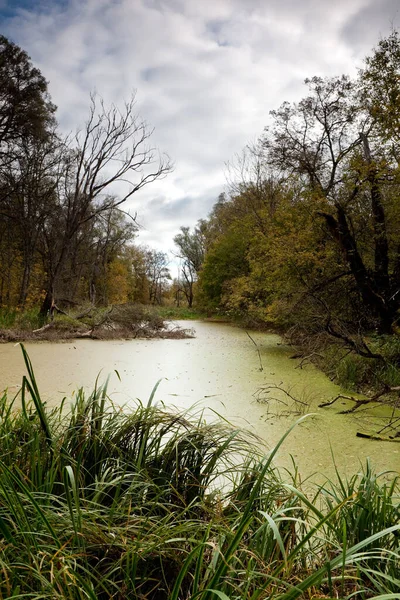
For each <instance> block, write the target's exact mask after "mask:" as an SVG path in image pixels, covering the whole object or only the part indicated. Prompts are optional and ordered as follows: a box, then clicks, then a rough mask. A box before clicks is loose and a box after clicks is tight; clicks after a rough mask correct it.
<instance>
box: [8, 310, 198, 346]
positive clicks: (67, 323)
mask: <svg viewBox="0 0 400 600" xmlns="http://www.w3.org/2000/svg"><path fill="white" fill-rule="evenodd" d="M0 324H1V325H2V326H1V327H0V343H1V342H3V343H5V342H24V341H35V340H36V341H50V342H55V341H66V340H73V339H84V338H87V339H94V340H113V339H136V338H146V339H152V338H157V339H182V338H187V337H190V336H191V335H192V333H191V331H190V328H182V327H177V326H176V325H173V324H172V325H171V323H170V322H169V321H167V320H166V319H165V318H163V317H162V316H161V314H160V312H159V311H157V310H156V309H155V308H154V307H151V306H143V305H139V304H122V305H115V306H111V307H107V308H95V307H93V306H89V307H86V308H82V309H80V310H77V311H71V313H70V314H67V313H65V312H63V311H60V310H59V311H58V312H55V313H54V315H53V316H52V318H51V320H49V319H46V320H45V321H43V319H42V318H40V316H39V315H38V313H37V312H34V311H31V312H25V313H23V314H18V312H13V313H9V314H8V315H4V314H3V316H2V319H1V318H0Z"/></svg>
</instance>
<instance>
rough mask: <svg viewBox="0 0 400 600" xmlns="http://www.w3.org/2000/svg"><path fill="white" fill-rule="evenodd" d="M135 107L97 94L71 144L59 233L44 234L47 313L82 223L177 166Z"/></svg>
mask: <svg viewBox="0 0 400 600" xmlns="http://www.w3.org/2000/svg"><path fill="white" fill-rule="evenodd" d="M134 109H135V97H134V96H133V97H132V98H131V100H130V101H129V102H127V103H125V105H124V107H123V108H122V109H119V108H117V107H116V106H114V105H112V106H111V107H109V108H108V107H106V106H105V104H104V102H103V100H101V99H98V98H97V97H96V96H95V95H92V96H91V105H90V111H89V118H88V120H87V122H86V125H85V127H84V128H83V129H82V130H81V131H78V133H77V134H76V136H75V138H74V140H73V142H74V144H73V147H72V148H71V146H72V144H69V147H68V148H67V147H66V164H65V177H64V181H63V185H62V186H60V187H59V190H58V192H59V209H58V214H57V216H56V219H55V226H56V228H57V231H54V227H53V228H50V229H48V230H47V231H46V232H45V233H46V245H47V265H46V267H47V273H48V282H47V289H46V297H45V299H44V302H43V305H42V308H41V313H42V314H43V315H46V314H47V313H48V312H49V311H50V309H51V307H52V305H53V304H54V302H55V294H56V292H57V281H58V278H59V277H60V273H61V271H62V269H63V267H64V265H65V262H66V259H67V257H68V253H69V252H70V248H71V243H72V240H73V239H74V236H75V235H76V233H77V231H79V229H80V228H81V227H82V226H83V224H84V223H86V222H88V221H90V220H91V219H93V218H95V217H96V216H97V215H99V214H100V213H102V212H104V211H109V210H110V209H113V208H115V207H117V206H120V205H121V204H123V203H124V202H126V201H127V200H128V199H129V198H131V196H132V195H133V194H135V193H136V192H138V191H139V190H140V189H141V188H143V187H144V186H146V185H148V184H149V183H153V182H154V181H156V180H157V179H160V178H162V177H164V176H165V175H167V173H169V172H170V171H171V169H172V166H171V163H170V160H169V158H168V157H167V156H162V155H160V154H159V153H158V152H157V151H156V149H155V148H154V147H152V146H151V145H149V140H150V138H151V135H152V133H153V130H152V129H149V128H148V126H147V124H146V123H145V122H144V121H142V120H141V119H140V118H139V117H138V116H137V115H136V114H135V112H134ZM116 186H117V187H118V192H119V195H118V196H117V195H115V188H116ZM110 191H113V192H114V193H113V194H112V195H111V194H110Z"/></svg>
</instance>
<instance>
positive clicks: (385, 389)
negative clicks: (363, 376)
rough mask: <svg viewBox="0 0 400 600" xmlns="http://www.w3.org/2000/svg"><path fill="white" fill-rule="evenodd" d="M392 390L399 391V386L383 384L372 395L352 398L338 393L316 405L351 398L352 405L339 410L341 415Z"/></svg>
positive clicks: (324, 404)
mask: <svg viewBox="0 0 400 600" xmlns="http://www.w3.org/2000/svg"><path fill="white" fill-rule="evenodd" d="M393 392H400V386H399V385H396V386H393V387H391V386H390V385H385V386H384V387H383V388H382V389H381V390H380V391H379V392H377V393H376V394H374V395H373V396H370V397H369V398H354V396H345V395H343V394H339V395H338V396H336V397H335V398H333V400H330V401H329V402H323V403H322V404H319V405H318V406H319V408H324V407H325V406H332V404H334V403H335V402H336V401H337V400H351V401H352V402H354V406H352V407H351V408H349V409H348V410H342V411H341V412H340V414H342V415H347V414H349V413H352V412H354V411H355V410H357V408H359V407H360V406H364V404H369V403H370V402H377V401H378V400H379V398H381V397H382V396H385V395H386V394H390V393H393Z"/></svg>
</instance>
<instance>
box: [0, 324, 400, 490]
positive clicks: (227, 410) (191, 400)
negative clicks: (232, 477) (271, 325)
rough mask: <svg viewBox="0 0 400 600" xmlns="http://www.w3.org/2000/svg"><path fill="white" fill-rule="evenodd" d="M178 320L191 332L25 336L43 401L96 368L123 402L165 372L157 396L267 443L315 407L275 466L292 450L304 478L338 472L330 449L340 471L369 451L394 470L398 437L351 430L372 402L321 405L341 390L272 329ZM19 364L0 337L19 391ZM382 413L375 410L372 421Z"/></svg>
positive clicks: (86, 379) (0, 354)
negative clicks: (381, 438)
mask: <svg viewBox="0 0 400 600" xmlns="http://www.w3.org/2000/svg"><path fill="white" fill-rule="evenodd" d="M180 324H181V325H182V326H184V327H188V326H189V327H193V329H194V330H195V337H194V338H191V339H181V340H129V341H120V340H118V341H93V340H74V341H72V342H71V341H68V342H65V343H48V342H40V343H27V344H26V348H27V350H28V353H29V355H30V358H31V360H32V363H33V366H34V370H35V373H36V378H37V381H38V385H39V389H40V390H41V393H42V396H43V398H44V399H46V401H47V403H48V405H55V404H57V403H60V402H61V400H62V398H63V397H65V396H66V397H68V398H70V397H73V394H74V391H75V390H76V389H77V388H78V387H81V386H82V387H85V388H87V389H91V388H92V387H93V385H94V382H95V380H96V378H97V377H98V376H99V379H100V381H104V380H105V379H106V378H107V376H108V375H110V381H109V387H108V389H109V393H110V396H111V397H112V399H113V400H114V402H116V403H118V404H119V405H125V406H127V407H129V406H130V405H133V403H134V402H135V399H138V398H139V399H140V400H142V401H143V402H146V401H147V399H148V397H149V395H150V394H151V391H152V389H153V387H154V385H155V384H156V382H157V381H158V380H159V379H161V378H162V381H161V383H160V385H159V388H158V390H157V393H156V396H155V399H156V401H157V402H159V403H160V404H164V405H166V406H174V407H178V408H189V407H192V406H195V409H196V410H200V409H201V408H204V409H205V416H206V418H210V419H211V418H217V417H216V414H218V415H221V416H222V417H224V418H226V419H228V420H229V421H231V422H232V423H234V424H235V425H240V426H242V427H245V428H247V429H250V430H251V431H253V432H255V433H256V434H258V435H259V436H260V437H261V438H262V439H263V440H264V441H265V443H266V445H267V447H269V448H271V447H272V446H273V445H274V444H275V443H276V442H277V441H278V440H279V439H280V437H281V435H282V434H283V433H284V432H285V431H286V430H287V429H288V427H289V426H290V425H291V424H292V423H293V422H294V421H295V420H296V419H297V418H299V415H300V413H313V416H310V417H309V418H308V419H307V420H306V421H305V423H303V424H301V425H299V426H297V427H296V428H295V430H294V431H293V432H292V433H291V434H290V436H289V438H288V439H287V440H286V442H285V444H284V446H283V447H282V449H281V450H280V452H279V454H278V456H277V459H276V462H277V463H278V464H279V465H281V466H283V467H290V465H291V461H292V458H291V457H293V460H294V461H295V462H296V463H297V464H298V466H299V472H300V473H301V475H302V477H303V479H304V478H306V477H309V476H311V475H314V474H317V475H314V479H316V480H321V478H323V477H324V476H330V477H332V476H334V463H333V457H334V460H335V462H336V463H337V465H338V468H339V471H340V472H341V473H347V474H353V473H355V472H357V471H359V470H360V464H361V463H365V460H366V458H367V457H370V458H371V460H372V462H373V464H374V465H375V467H376V469H377V470H379V471H384V470H393V471H399V470H400V444H397V443H390V442H376V441H371V440H366V439H362V438H358V437H357V436H356V432H357V431H359V430H363V431H367V430H368V428H370V427H371V423H370V421H371V416H370V412H371V411H370V409H367V410H362V411H360V412H359V413H358V415H355V414H353V415H340V414H338V411H339V410H340V409H343V407H344V406H345V407H347V406H350V405H349V404H348V403H345V405H344V406H343V405H341V403H340V402H338V403H337V404H336V405H334V406H333V407H330V408H318V404H320V403H321V402H324V401H327V400H329V399H331V398H333V397H335V396H336V395H338V394H339V393H340V392H341V390H340V388H338V387H337V386H336V385H334V384H333V383H332V382H331V381H330V380H329V379H328V378H327V377H326V376H325V375H324V374H323V373H321V372H319V371H318V370H317V369H315V368H314V367H313V366H312V365H306V366H303V368H300V361H298V360H294V359H291V358H290V357H291V355H292V354H293V349H290V348H289V347H287V346H285V345H284V344H283V343H282V341H281V339H280V338H279V337H278V336H276V335H273V334H265V333H258V332H251V337H252V339H250V337H249V336H248V335H247V333H246V332H245V331H244V330H242V329H239V328H236V327H233V326H231V325H228V324H222V323H208V322H200V321H196V322H190V323H188V322H187V321H186V322H182V323H180ZM253 341H254V342H255V344H256V345H257V347H256V345H255V344H254V343H253ZM261 367H262V370H261ZM115 371H118V375H119V377H118V376H117V374H116V373H115ZM24 373H25V368H24V364H23V359H22V354H21V350H20V348H19V347H18V345H13V344H3V345H0V388H1V389H4V388H5V387H8V389H9V393H10V394H14V393H16V391H18V389H19V387H20V383H21V378H22V375H23V374H24ZM99 374H100V375H99ZM119 378H120V379H121V380H119ZM266 387H267V388H269V392H268V393H267V394H265V393H264V394H261V395H262V396H263V397H264V398H265V397H267V398H270V400H269V402H267V403H266V402H259V401H258V400H257V398H259V397H260V393H259V390H260V389H262V388H264V389H265V388H266ZM276 388H282V389H285V390H287V391H289V392H290V394H291V396H293V397H295V398H297V399H299V400H300V401H301V403H297V404H295V403H294V402H293V400H291V398H290V397H288V396H286V395H285V394H284V393H283V392H282V391H280V390H279V389H276ZM298 409H300V410H299V411H298ZM297 412H298V414H296V413H297ZM382 416H384V414H381V415H379V414H375V422H377V420H378V422H379V419H380V418H381V417H382ZM318 474H319V475H318Z"/></svg>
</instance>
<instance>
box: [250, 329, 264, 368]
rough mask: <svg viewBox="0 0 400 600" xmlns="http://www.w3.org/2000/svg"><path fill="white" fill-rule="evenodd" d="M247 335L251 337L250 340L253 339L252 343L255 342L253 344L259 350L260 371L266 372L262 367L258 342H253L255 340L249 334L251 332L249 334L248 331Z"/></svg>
mask: <svg viewBox="0 0 400 600" xmlns="http://www.w3.org/2000/svg"><path fill="white" fill-rule="evenodd" d="M246 333H247V335H248V336H249V338H250V339H251V341H252V342H253V344H254V345H255V347H256V348H257V352H258V359H259V361H260V369H259V370H260V371H264V367H263V365H262V361H261V354H260V349H259V347H258V346H257V344H256V342H255V341H254V340H253V338H252V337H251V335H250V334H249V332H248V331H246Z"/></svg>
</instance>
